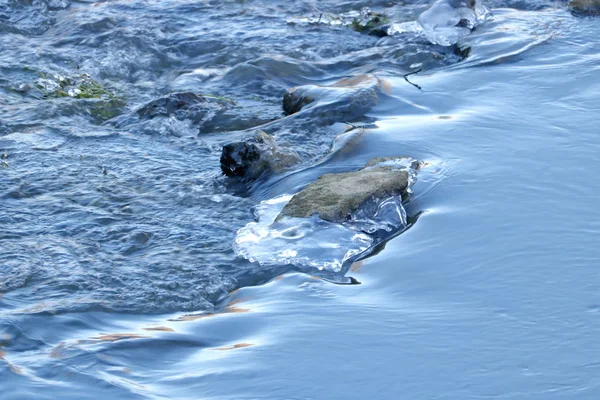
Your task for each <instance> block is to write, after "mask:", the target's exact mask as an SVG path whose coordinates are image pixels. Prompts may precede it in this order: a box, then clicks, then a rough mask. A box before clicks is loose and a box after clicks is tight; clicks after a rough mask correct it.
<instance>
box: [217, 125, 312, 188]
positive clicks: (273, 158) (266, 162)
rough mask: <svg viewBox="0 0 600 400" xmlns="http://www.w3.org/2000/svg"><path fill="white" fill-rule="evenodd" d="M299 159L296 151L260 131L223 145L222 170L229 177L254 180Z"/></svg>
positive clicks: (287, 166) (275, 171) (284, 167)
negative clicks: (278, 143) (243, 139)
mask: <svg viewBox="0 0 600 400" xmlns="http://www.w3.org/2000/svg"><path fill="white" fill-rule="evenodd" d="M299 161H300V157H299V156H298V155H297V154H296V153H294V152H293V151H291V150H289V149H285V148H283V147H281V146H278V145H277V143H276V142H275V139H274V138H273V137H272V136H270V135H269V134H267V133H266V132H263V131H258V132H257V133H256V134H255V135H254V136H253V137H252V138H250V139H249V140H246V141H241V142H234V143H229V144H227V145H225V146H223V151H222V152H221V171H223V173H224V174H225V175H227V176H229V177H238V178H242V179H243V180H246V181H252V180H256V179H258V178H259V177H260V176H262V175H263V174H265V173H273V172H274V173H277V172H280V171H283V170H285V169H287V168H289V167H291V166H293V165H295V164H297V163H298V162H299Z"/></svg>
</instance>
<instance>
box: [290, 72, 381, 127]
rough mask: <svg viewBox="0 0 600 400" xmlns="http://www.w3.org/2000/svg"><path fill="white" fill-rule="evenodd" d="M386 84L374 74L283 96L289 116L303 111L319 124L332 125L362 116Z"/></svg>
mask: <svg viewBox="0 0 600 400" xmlns="http://www.w3.org/2000/svg"><path fill="white" fill-rule="evenodd" d="M385 87H386V84H385V83H384V82H382V81H381V80H380V79H379V78H377V77H376V76H375V75H373V74H365V75H358V76H356V77H352V78H345V79H342V80H340V81H338V82H336V83H334V84H333V85H330V86H317V85H305V86H298V87H294V88H291V89H288V90H287V91H286V93H285V94H284V96H283V111H284V112H285V114H286V115H291V114H296V113H300V112H302V115H303V116H304V117H308V118H311V120H313V121H314V123H316V124H322V125H331V124H333V123H335V122H345V121H348V122H351V121H354V120H356V119H359V118H361V117H363V116H364V115H365V114H366V113H367V112H369V110H371V108H373V107H374V106H375V105H377V103H378V101H379V94H380V93H381V92H382V89H383V88H385Z"/></svg>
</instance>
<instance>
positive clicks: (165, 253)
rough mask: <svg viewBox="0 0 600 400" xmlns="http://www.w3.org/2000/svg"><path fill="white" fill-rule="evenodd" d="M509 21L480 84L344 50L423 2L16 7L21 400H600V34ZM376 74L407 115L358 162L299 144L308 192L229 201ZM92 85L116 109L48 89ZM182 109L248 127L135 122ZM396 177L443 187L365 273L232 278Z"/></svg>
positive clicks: (14, 209)
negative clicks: (261, 215)
mask: <svg viewBox="0 0 600 400" xmlns="http://www.w3.org/2000/svg"><path fill="white" fill-rule="evenodd" d="M486 5H487V6H488V7H489V8H490V9H491V10H492V13H493V18H492V19H490V20H488V21H487V22H485V23H484V24H483V25H481V26H479V27H478V28H477V29H476V30H475V31H473V32H472V33H471V34H470V35H469V36H468V37H466V38H465V39H463V40H462V42H461V43H460V46H461V48H463V49H464V48H468V49H470V50H469V51H468V56H467V57H464V56H465V55H466V54H462V55H461V54H458V53H457V52H455V51H450V50H448V48H444V47H441V46H434V45H431V44H429V43H428V42H427V41H426V40H423V38H420V39H419V38H417V39H415V38H414V37H412V36H411V37H407V36H406V35H403V34H399V35H394V36H390V37H385V38H379V37H376V36H371V35H367V34H364V33H359V32H355V31H353V30H352V29H350V28H349V27H346V26H340V25H336V24H330V23H326V22H330V21H333V20H334V19H329V17H328V16H331V15H334V16H339V15H346V14H344V13H348V12H352V11H357V10H361V8H362V7H365V6H369V7H371V8H372V9H373V10H375V11H377V12H381V13H385V14H386V15H387V16H388V18H389V19H390V21H392V22H393V23H397V24H402V23H404V22H410V21H414V20H415V19H416V18H417V17H418V15H419V14H420V13H421V12H423V11H424V10H426V9H427V7H428V6H429V4H428V2H424V1H409V2H398V1H393V0H387V1H383V0H381V1H380V0H377V1H360V0H349V1H344V2H337V1H329V0H325V1H320V2H311V1H295V2H287V1H279V0H272V1H259V0H250V1H208V0H206V1H198V0H196V1H186V0H182V1H154V0H150V1H125V0H123V1H120V0H115V1H106V2H91V1H68V0H49V1H45V0H33V1H20V0H19V1H18V0H0V158H1V159H2V161H1V162H2V166H1V167H0V227H1V229H0V398H1V399H3V400H4V399H7V400H8V399H59V398H60V399H67V398H69V399H70V398H72V399H101V398H109V397H111V396H112V397H114V398H119V399H146V398H148V399H364V398H368V397H375V398H381V399H397V398H410V399H413V398H414V399H482V398H494V399H511V400H514V399H528V400H530V399H544V400H547V399H597V398H600V346H599V345H598V343H597V340H598V339H597V338H598V336H599V335H600V277H599V276H598V273H597V269H596V268H597V267H598V263H599V261H600V251H599V250H598V247H597V240H598V237H599V233H600V218H599V215H600V214H599V212H598V210H597V204H598V196H599V194H600V182H599V181H598V180H597V179H595V178H594V176H595V175H594V174H595V171H597V170H598V169H600V159H599V158H598V157H597V154H599V152H600V137H596V134H597V131H598V125H597V115H598V114H597V113H598V111H599V105H598V104H599V101H600V56H599V54H600V45H599V44H598V41H597V36H598V32H600V20H599V19H596V18H593V17H592V18H590V17H581V16H574V15H572V14H571V13H570V12H569V11H568V9H567V7H566V5H565V4H564V3H561V2H558V3H555V2H545V1H539V0H525V1H514V0H493V1H489V2H487V3H486ZM323 15H325V16H326V17H327V18H323ZM315 20H316V22H315ZM419 69H422V70H421V72H419V73H418V74H414V75H410V76H407V79H408V80H409V81H410V82H412V83H413V84H415V85H418V86H419V87H420V89H419V88H417V87H416V86H414V85H411V84H409V82H407V80H406V79H405V78H404V74H405V73H408V72H411V71H416V70H419ZM364 73H373V74H375V75H377V76H378V77H379V78H380V79H384V80H385V82H386V93H385V95H383V96H381V99H380V101H379V102H378V104H377V105H376V106H375V107H373V108H372V109H371V110H370V111H369V112H368V113H367V115H366V117H365V118H364V119H365V121H367V120H368V121H367V122H369V123H372V125H370V127H369V128H367V129H364V130H363V132H362V134H361V135H360V136H359V137H358V138H357V140H354V141H353V143H352V146H350V148H345V149H344V151H342V152H339V153H336V154H334V156H331V157H327V156H326V154H327V152H328V149H329V146H330V143H331V141H332V140H333V137H334V136H335V135H336V134H337V133H340V132H343V131H344V129H345V128H344V126H343V125H344V124H343V123H340V122H338V123H336V124H333V125H330V126H329V125H327V124H325V125H324V124H320V123H319V121H314V125H313V124H309V125H307V126H304V127H303V128H301V129H300V128H299V130H290V131H284V132H283V133H281V134H280V138H282V139H284V140H288V141H290V142H293V143H294V146H296V148H295V150H297V152H298V153H299V154H300V155H302V159H303V162H302V164H301V165H300V166H299V167H298V168H296V169H295V170H294V171H293V173H292V174H288V175H286V176H284V177H283V178H281V176H277V177H275V178H273V179H263V180H260V181H258V182H255V183H254V184H251V185H249V187H248V185H244V184H241V183H239V182H233V181H232V180H231V179H229V178H226V177H224V176H223V175H222V174H221V170H220V167H219V157H220V154H221V148H222V146H223V145H224V144H226V143H229V142H231V141H234V140H239V138H241V137H243V135H244V134H245V133H247V132H249V131H244V130H245V129H249V130H252V129H253V128H254V127H256V126H259V125H261V124H264V123H267V122H269V121H273V120H275V121H276V122H277V120H278V119H279V118H281V117H282V111H281V99H282V96H283V93H284V91H285V90H286V89H288V88H290V87H292V86H297V85H306V84H320V85H325V84H331V83H333V82H335V81H337V80H339V79H341V78H345V77H353V76H357V75H359V74H364ZM82 74H86V75H85V76H88V77H89V79H92V80H93V82H96V83H98V85H101V86H102V88H103V89H102V90H103V93H104V94H103V95H102V96H101V98H95V97H92V98H74V97H72V96H69V95H59V96H53V95H49V94H48V92H49V90H50V89H48V86H44V85H52V84H54V83H52V82H57V81H60V79H64V78H66V79H70V80H76V79H87V78H82V76H84V75H82ZM59 75H60V76H61V77H63V78H58V76H59ZM44 80H46V81H44ZM52 90H53V89H52ZM52 90H50V91H52ZM65 90H66V89H65ZM174 92H195V93H198V94H203V95H207V96H209V97H210V98H213V99H215V100H218V101H221V102H226V103H230V104H231V107H230V111H229V114H227V116H226V118H222V119H221V120H218V121H215V119H214V118H213V119H212V120H211V121H208V122H207V120H202V121H193V120H190V119H186V118H177V117H174V116H169V117H158V118H151V119H144V118H142V117H139V113H136V110H138V108H139V107H140V106H142V105H143V104H145V103H147V102H149V101H152V100H154V99H157V98H160V97H161V96H165V95H168V94H169V93H174ZM107 93H108V94H107ZM267 126H268V125H267ZM399 155H409V156H411V157H414V158H416V159H419V160H422V161H423V162H425V165H426V167H425V168H423V170H422V172H420V173H419V177H418V180H417V183H416V184H415V185H414V187H413V194H412V197H411V199H410V200H409V201H408V203H407V204H405V208H406V212H407V215H408V216H409V220H410V221H411V224H410V228H409V229H407V230H405V231H404V232H402V233H401V234H400V235H397V236H395V237H394V238H392V239H391V240H389V241H387V242H386V243H385V244H384V245H381V246H379V247H378V248H377V249H375V251H374V252H373V253H372V254H371V255H370V256H369V257H368V258H366V259H364V260H361V261H358V262H355V263H353V264H352V265H351V266H348V268H346V269H345V270H343V271H341V272H340V273H336V274H333V275H332V274H324V273H323V271H319V270H318V269H314V270H311V269H310V268H308V269H298V268H292V267H291V266H289V265H275V266H273V265H270V266H268V267H266V266H261V265H260V264H258V263H251V262H249V261H247V260H245V259H243V258H242V257H240V256H238V255H237V254H236V253H235V251H234V246H233V242H234V240H235V238H236V232H237V231H238V230H239V229H240V228H243V227H244V226H245V225H246V224H248V223H250V222H252V221H253V218H254V217H253V208H254V207H256V206H257V205H258V204H259V203H260V202H261V201H268V200H269V199H272V198H275V197H277V196H279V195H282V194H293V193H294V192H296V191H298V190H299V188H301V187H302V186H304V185H306V184H308V183H310V182H312V181H314V180H315V179H317V178H318V177H319V176H320V175H322V174H324V173H330V172H343V171H350V170H356V169H359V168H361V167H362V166H363V165H365V163H366V162H367V161H368V160H369V159H371V158H374V157H385V156H399ZM323 156H325V158H324V159H323ZM318 160H321V161H319V162H317V161H318ZM323 160H324V161H323ZM328 239H329V240H331V241H332V242H333V243H334V242H335V238H328ZM595 243H596V244H595ZM344 277H352V278H354V279H355V280H356V281H359V282H360V283H361V284H359V285H340V284H335V283H333V281H343V278H344ZM324 278H326V279H324Z"/></svg>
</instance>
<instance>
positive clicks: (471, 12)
mask: <svg viewBox="0 0 600 400" xmlns="http://www.w3.org/2000/svg"><path fill="white" fill-rule="evenodd" d="M489 14H490V13H489V10H488V9H487V8H486V7H484V6H483V5H481V4H479V3H478V1H477V0H437V1H436V2H435V3H433V5H432V6H431V7H430V8H429V9H428V10H427V11H425V12H423V13H422V14H421V15H420V16H419V18H418V19H417V22H418V23H419V25H421V27H422V28H423V33H424V34H425V36H427V39H429V41H430V42H431V43H433V44H439V45H442V46H451V45H453V44H456V43H457V42H458V41H459V40H461V39H463V38H465V37H466V36H468V35H469V33H471V30H473V29H474V28H475V27H476V26H477V25H480V24H481V23H483V22H484V21H485V20H486V19H487V18H488V16H489Z"/></svg>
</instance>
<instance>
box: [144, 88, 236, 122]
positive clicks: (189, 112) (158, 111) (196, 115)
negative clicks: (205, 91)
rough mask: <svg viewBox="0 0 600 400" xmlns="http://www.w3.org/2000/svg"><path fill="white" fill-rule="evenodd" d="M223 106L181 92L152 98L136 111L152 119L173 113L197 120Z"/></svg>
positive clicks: (181, 117) (201, 97)
mask: <svg viewBox="0 0 600 400" xmlns="http://www.w3.org/2000/svg"><path fill="white" fill-rule="evenodd" d="M223 108H225V105H224V104H220V103H217V102H215V103H213V102H209V101H207V99H206V98H204V97H203V96H199V95H197V94H195V93H192V92H182V93H172V94H170V95H168V96H165V97H160V98H158V99H155V100H152V101H151V102H149V103H147V104H145V105H143V106H142V107H140V108H139V109H138V110H137V111H136V112H137V114H138V115H139V116H140V118H147V119H152V118H156V117H168V116H171V115H173V116H175V117H176V118H177V119H190V120H192V121H194V122H199V121H201V120H203V119H205V117H206V115H207V114H210V113H215V112H218V111H221V110H222V109H223Z"/></svg>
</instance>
